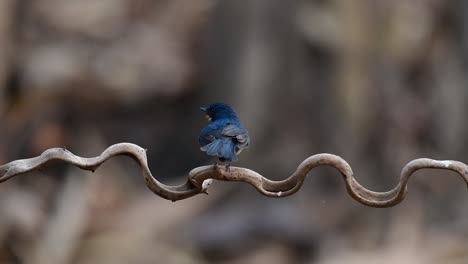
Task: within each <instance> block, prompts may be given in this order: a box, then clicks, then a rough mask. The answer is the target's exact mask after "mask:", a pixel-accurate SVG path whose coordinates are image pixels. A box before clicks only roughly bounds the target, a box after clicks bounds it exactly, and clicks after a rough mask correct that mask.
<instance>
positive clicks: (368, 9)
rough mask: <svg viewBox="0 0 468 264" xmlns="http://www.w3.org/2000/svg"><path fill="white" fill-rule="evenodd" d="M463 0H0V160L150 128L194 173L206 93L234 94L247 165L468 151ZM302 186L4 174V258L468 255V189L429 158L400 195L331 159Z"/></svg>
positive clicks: (108, 170)
mask: <svg viewBox="0 0 468 264" xmlns="http://www.w3.org/2000/svg"><path fill="white" fill-rule="evenodd" d="M467 67H468V2H467V1H463V0H455V1H443V0H417V1H416V0H415V1H407V0H394V1H388V0H374V1H372V0H362V1H348V0H296V1H284V0H248V1H239V0H218V1H215V0H196V1H188V0H99V1H94V0H80V1H76V0H0V115H1V119H0V120H1V124H0V127H1V130H0V163H1V164H4V163H7V162H9V161H11V160H14V159H18V158H26V157H31V156H35V155H39V154H40V153H41V152H42V151H44V150H45V149H47V148H50V147H61V146H66V147H67V148H68V149H70V150H71V151H72V152H74V153H76V154H78V155H81V156H95V155H98V154H99V153H100V152H101V151H102V150H104V149H105V148H106V147H107V146H109V145H110V144H113V143H117V142H132V143H136V144H139V145H140V146H142V147H144V148H148V149H149V151H148V157H149V162H150V168H151V170H152V171H153V174H154V175H155V176H156V177H157V178H158V179H159V180H160V181H162V182H164V183H167V184H179V183H182V182H184V181H185V177H186V175H187V173H188V171H190V170H191V169H192V168H194V167H196V166H199V165H204V164H209V163H210V162H211V160H210V159H209V158H207V157H206V156H205V155H204V154H203V153H201V152H200V151H199V147H198V143H197V136H198V132H199V130H200V129H201V128H202V127H203V126H204V125H205V124H206V121H205V120H204V118H203V115H202V114H201V113H200V112H199V110H198V107H199V106H203V105H206V104H208V103H211V102H214V101H223V102H227V103H230V104H232V105H233V106H234V107H235V109H236V110H237V111H238V113H239V115H240V117H241V119H242V120H243V123H244V124H245V126H246V127H247V128H248V130H249V132H250V134H251V137H252V145H251V147H250V148H249V149H248V150H246V151H245V152H243V153H242V155H241V157H240V162H239V163H238V164H236V165H239V166H245V167H248V168H251V169H253V170H256V171H258V172H260V173H262V174H263V175H265V176H266V177H269V178H272V179H283V178H285V177H287V176H289V175H290V174H291V173H292V172H293V171H294V169H295V168H296V166H297V165H298V164H299V163H300V162H301V161H302V160H304V159H305V158H306V157H308V156H310V155H312V154H315V153H320V152H330V153H334V154H337V155H340V156H342V157H343V158H345V159H346V160H347V161H348V162H349V163H350V164H351V165H352V167H353V169H354V171H355V174H356V177H357V179H358V180H359V181H360V182H361V183H362V184H363V185H364V186H366V187H368V188H370V189H372V190H375V191H384V190H389V189H391V188H393V187H394V186H395V185H396V182H397V179H398V176H399V172H400V169H401V168H402V167H403V166H404V165H405V164H406V162H408V161H410V160H411V159H414V158H420V157H430V158H435V159H455V160H460V161H462V162H463V161H465V162H466V160H467V157H468V150H467V149H468V148H467V147H468V137H467V136H466V133H467V129H468V126H467V125H466V124H465V123H464V121H465V118H466V116H465V113H467V111H468V104H467V103H466V101H467V99H468V89H467V86H468V77H467V74H466V73H467ZM311 174H312V175H311V177H309V178H308V179H307V182H306V184H305V186H304V187H303V188H302V189H301V191H300V192H299V193H297V194H295V195H294V196H291V197H288V198H284V199H269V198H266V197H263V196H261V195H260V194H258V193H257V192H256V191H255V190H254V189H253V188H252V187H250V186H248V185H246V184H236V183H216V184H215V185H214V186H213V187H212V188H211V190H210V195H209V196H204V195H203V196H201V195H200V196H197V197H193V198H191V199H188V200H183V201H178V202H176V203H172V202H170V201H166V200H163V199H161V198H160V197H158V196H156V195H154V194H153V193H151V192H150V191H149V190H148V189H147V188H146V186H145V184H144V181H143V179H142V175H140V172H139V169H138V167H137V166H136V165H135V164H134V162H133V161H131V160H130V159H129V158H124V157H117V158H114V159H112V160H110V161H108V162H106V163H105V164H104V165H103V166H102V167H101V168H99V169H98V170H97V172H96V173H94V174H92V173H90V172H86V171H81V170H79V169H77V168H75V167H72V166H68V165H65V164H63V163H54V164H51V165H50V166H48V168H45V169H44V170H42V171H41V172H36V173H30V174H28V175H24V176H20V177H17V178H15V179H13V180H11V181H9V182H6V183H3V184H1V185H0V263H33V264H60V263H64V264H68V263H76V264H83V263H85V264H88V263H89V264H92V263H113V264H120V263H142V264H145V263H176V264H179V263H180V264H184V263H229V264H237V263H239V264H240V263H247V264H248V263H255V264H257V263H258V264H276V263H278V264H280V263H299V264H300V263H320V264H330V263H359V264H366V263H372V264H373V263H382V264H385V263H403V264H405V263H412V264H414V263H416V264H417V263H425V264H426V263H466V262H467V260H468V231H467V230H468V207H467V206H466V204H467V202H468V193H467V192H466V188H465V186H464V184H463V183H462V182H461V181H460V180H459V179H458V178H457V176H456V175H455V174H454V173H450V172H446V171H430V170H425V171H422V172H418V173H417V175H416V177H414V178H412V179H411V182H410V187H409V188H410V190H409V195H408V197H407V199H406V200H405V201H404V202H403V203H402V204H400V205H398V206H396V207H395V208H390V209H375V208H368V207H365V206H362V205H360V204H358V203H357V202H355V201H354V200H352V199H351V198H350V197H349V196H348V195H347V194H346V192H345V188H344V184H343V183H342V181H341V179H340V176H339V174H338V172H336V171H335V170H333V169H330V168H318V169H316V170H314V172H312V173H311Z"/></svg>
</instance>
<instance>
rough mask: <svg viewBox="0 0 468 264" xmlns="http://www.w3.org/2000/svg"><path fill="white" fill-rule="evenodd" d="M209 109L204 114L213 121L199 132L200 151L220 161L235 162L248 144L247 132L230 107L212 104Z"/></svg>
mask: <svg viewBox="0 0 468 264" xmlns="http://www.w3.org/2000/svg"><path fill="white" fill-rule="evenodd" d="M210 107H211V108H210ZM210 107H208V110H207V111H206V112H207V114H208V115H209V116H210V117H213V120H212V122H210V123H209V124H208V125H207V126H206V127H205V128H203V129H202V130H201V132H200V135H199V137H198V141H199V143H200V146H201V150H203V151H206V153H207V154H208V155H211V156H217V157H218V158H219V159H220V160H221V161H227V162H230V161H236V160H237V159H238V158H237V154H238V153H240V151H242V149H244V148H246V147H247V146H248V145H249V144H250V138H249V136H248V132H247V130H246V129H245V128H244V127H243V126H242V124H241V123H240V121H239V119H238V118H237V115H236V114H235V112H234V110H232V108H231V107H230V106H228V105H226V104H212V105H210Z"/></svg>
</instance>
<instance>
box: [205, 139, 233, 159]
mask: <svg viewBox="0 0 468 264" xmlns="http://www.w3.org/2000/svg"><path fill="white" fill-rule="evenodd" d="M200 149H201V150H203V151H206V154H208V155H211V156H218V157H219V158H220V159H224V160H226V161H237V154H236V151H235V149H236V144H235V142H234V140H232V139H216V140H214V141H213V142H211V143H210V144H208V145H205V146H203V147H201V148H200Z"/></svg>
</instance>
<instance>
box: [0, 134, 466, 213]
mask: <svg viewBox="0 0 468 264" xmlns="http://www.w3.org/2000/svg"><path fill="white" fill-rule="evenodd" d="M118 155H125V156H129V157H131V158H133V159H134V160H135V161H136V162H137V163H138V164H139V165H140V168H141V170H142V173H143V176H144V179H145V182H146V185H147V186H148V188H149V189H150V190H151V191H152V192H154V193H155V194H157V195H159V196H160V197H162V198H165V199H168V200H172V201H176V200H182V199H186V198H189V197H192V196H194V195H197V194H200V193H206V189H207V188H208V187H209V185H210V184H211V182H212V180H213V179H215V180H221V181H238V182H245V183H248V184H250V185H252V186H253V187H255V188H256V189H257V190H258V191H259V192H260V193H261V194H263V195H265V196H269V197H285V196H289V195H291V194H294V193H295V192H297V191H298V190H299V189H300V188H301V186H302V184H303V183H304V180H305V178H306V176H307V175H308V173H309V172H310V171H311V170H312V169H314V168H315V167H318V166H331V167H334V168H335V169H337V170H338V171H339V172H340V173H341V175H342V176H343V180H344V182H345V184H346V189H347V191H348V193H349V194H350V196H351V197H352V198H353V199H355V200H356V201H358V202H360V203H362V204H364V205H367V206H372V207H391V206H395V205H397V204H399V203H400V202H401V201H403V199H404V198H405V195H406V193H407V185H408V180H409V178H410V177H411V175H413V173H414V172H416V171H417V170H420V169H443V170H451V171H454V172H456V173H458V174H459V175H460V176H461V177H462V179H463V180H464V181H465V183H466V184H467V186H468V166H467V165H466V164H464V163H462V162H459V161H452V160H443V161H440V160H433V159H426V158H422V159H415V160H412V161H411V162H409V163H408V164H406V165H405V167H403V170H402V171H401V175H400V180H399V182H398V184H397V186H395V188H393V189H392V190H390V191H388V192H374V191H371V190H368V189H366V188H365V187H363V186H362V185H360V184H359V183H358V182H357V181H356V179H355V178H354V176H353V171H352V169H351V167H350V166H349V164H348V163H347V162H346V161H345V160H344V159H342V158H340V157H339V156H336V155H333V154H326V153H323V154H316V155H313V156H311V157H309V158H307V159H306V160H304V161H303V162H302V163H301V164H300V165H299V166H298V168H297V170H296V171H295V172H294V173H293V174H292V175H291V176H290V177H288V178H286V179H284V180H281V181H273V180H269V179H268V178H265V177H263V176H262V175H260V174H258V173H257V172H255V171H252V170H249V169H246V168H240V167H230V169H229V170H225V169H224V168H220V167H215V166H202V167H197V168H195V169H193V170H192V171H190V173H189V176H188V179H187V181H186V182H185V183H184V184H182V185H179V186H170V185H165V184H163V183H161V182H159V181H158V180H157V179H156V178H154V176H153V175H152V174H151V171H150V169H149V167H148V163H147V158H146V150H145V149H143V148H141V147H139V146H138V145H135V144H131V143H118V144H115V145H112V146H110V147H108V148H107V149H106V150H104V152H102V153H101V155H99V156H97V157H94V158H83V157H79V156H76V155H74V154H73V153H71V152H70V151H68V150H67V149H65V148H51V149H48V150H46V151H44V152H43V153H42V154H41V155H40V156H37V157H34V158H30V159H22V160H15V161H12V162H10V163H7V164H5V165H2V166H0V182H4V181H7V180H9V179H11V178H12V177H14V176H17V175H20V174H24V173H27V172H30V171H34V170H39V169H40V168H41V166H43V165H45V164H46V163H48V162H50V161H53V160H61V161H64V162H66V163H70V164H73V165H75V166H77V167H79V168H81V169H84V170H89V171H94V170H96V169H97V168H98V167H99V166H100V165H101V164H102V163H104V162H105V161H106V160H108V159H110V158H111V157H113V156H118Z"/></svg>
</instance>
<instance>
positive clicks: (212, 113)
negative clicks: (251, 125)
mask: <svg viewBox="0 0 468 264" xmlns="http://www.w3.org/2000/svg"><path fill="white" fill-rule="evenodd" d="M200 110H202V111H203V112H205V115H206V117H207V118H208V120H209V121H213V120H217V119H222V118H235V117H237V116H236V112H234V109H232V107H231V106H229V105H228V104H225V103H214V104H210V105H208V106H206V107H200Z"/></svg>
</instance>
